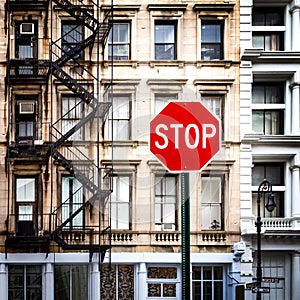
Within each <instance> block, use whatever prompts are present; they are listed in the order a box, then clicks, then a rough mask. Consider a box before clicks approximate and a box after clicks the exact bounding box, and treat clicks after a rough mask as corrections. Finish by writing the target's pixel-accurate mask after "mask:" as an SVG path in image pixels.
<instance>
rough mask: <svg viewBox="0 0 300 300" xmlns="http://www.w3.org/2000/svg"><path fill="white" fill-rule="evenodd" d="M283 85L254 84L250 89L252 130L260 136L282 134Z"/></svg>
mask: <svg viewBox="0 0 300 300" xmlns="http://www.w3.org/2000/svg"><path fill="white" fill-rule="evenodd" d="M284 110H285V104H284V85H283V84H282V83H277V84H270V83H259V84H258V83H254V84H253V87H252V130H253V131H254V132H256V133H261V134H270V135H275V134H283V132H284Z"/></svg>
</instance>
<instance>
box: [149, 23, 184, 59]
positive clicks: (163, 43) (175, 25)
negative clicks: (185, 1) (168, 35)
mask: <svg viewBox="0 0 300 300" xmlns="http://www.w3.org/2000/svg"><path fill="white" fill-rule="evenodd" d="M157 26H172V27H173V34H172V35H173V41H172V42H168V41H165V37H164V39H163V41H157V31H156V28H157ZM177 44H178V21H177V20H162V19H156V20H154V60H166V61H169V60H171V61H174V60H177ZM168 45H169V46H170V45H171V47H172V46H173V53H172V54H171V56H170V57H166V58H165V57H163V58H161V57H158V51H157V47H158V46H160V47H161V46H168ZM171 52H172V51H171ZM163 53H164V54H165V53H166V51H164V52H163Z"/></svg>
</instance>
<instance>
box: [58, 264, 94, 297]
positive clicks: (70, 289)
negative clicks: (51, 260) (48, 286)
mask: <svg viewBox="0 0 300 300" xmlns="http://www.w3.org/2000/svg"><path fill="white" fill-rule="evenodd" d="M59 267H65V268H69V270H68V274H69V278H68V279H69V282H68V284H69V285H68V295H67V294H65V296H67V297H68V298H63V299H64V300H72V298H73V297H72V296H73V293H72V292H73V289H72V288H73V278H74V277H73V276H74V275H73V272H74V271H73V270H74V269H75V268H79V267H85V268H86V273H85V274H84V273H83V271H82V270H81V272H78V273H77V274H79V275H82V274H84V275H86V290H85V291H84V292H86V293H85V297H84V298H81V299H88V296H89V267H88V265H86V264H72V265H71V264H64V265H63V264H55V266H54V270H53V273H54V299H55V300H60V299H62V298H57V296H58V297H60V296H61V295H59V294H58V295H56V293H57V292H58V291H59V289H58V287H57V282H63V281H64V280H57V278H56V277H57V276H58V275H57V271H56V269H57V268H59ZM76 279H80V280H78V283H77V284H78V285H81V283H82V282H83V280H82V278H75V279H74V280H76ZM75 286H76V284H75ZM64 290H65V291H66V290H67V289H66V288H64ZM79 290H80V291H82V289H79ZM76 299H78V295H77V296H76Z"/></svg>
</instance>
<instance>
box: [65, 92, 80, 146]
mask: <svg viewBox="0 0 300 300" xmlns="http://www.w3.org/2000/svg"><path fill="white" fill-rule="evenodd" d="M61 110H62V116H63V117H62V130H61V132H62V134H63V135H64V134H65V133H67V132H68V131H69V130H70V129H72V128H73V127H74V126H75V125H76V124H77V123H79V121H80V120H81V119H82V118H83V105H82V100H81V99H80V98H79V97H74V96H72V95H64V96H62V109H61ZM83 128H84V127H80V128H79V129H78V130H77V131H76V132H75V133H73V135H72V136H71V137H70V138H69V139H70V140H72V141H81V140H83Z"/></svg>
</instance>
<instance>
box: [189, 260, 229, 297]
mask: <svg viewBox="0 0 300 300" xmlns="http://www.w3.org/2000/svg"><path fill="white" fill-rule="evenodd" d="M224 286H225V283H224V270H223V267H222V266H193V267H192V299H193V300H196V299H201V300H223V299H225V298H224V297H223V294H225V293H224V292H225V289H224Z"/></svg>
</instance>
